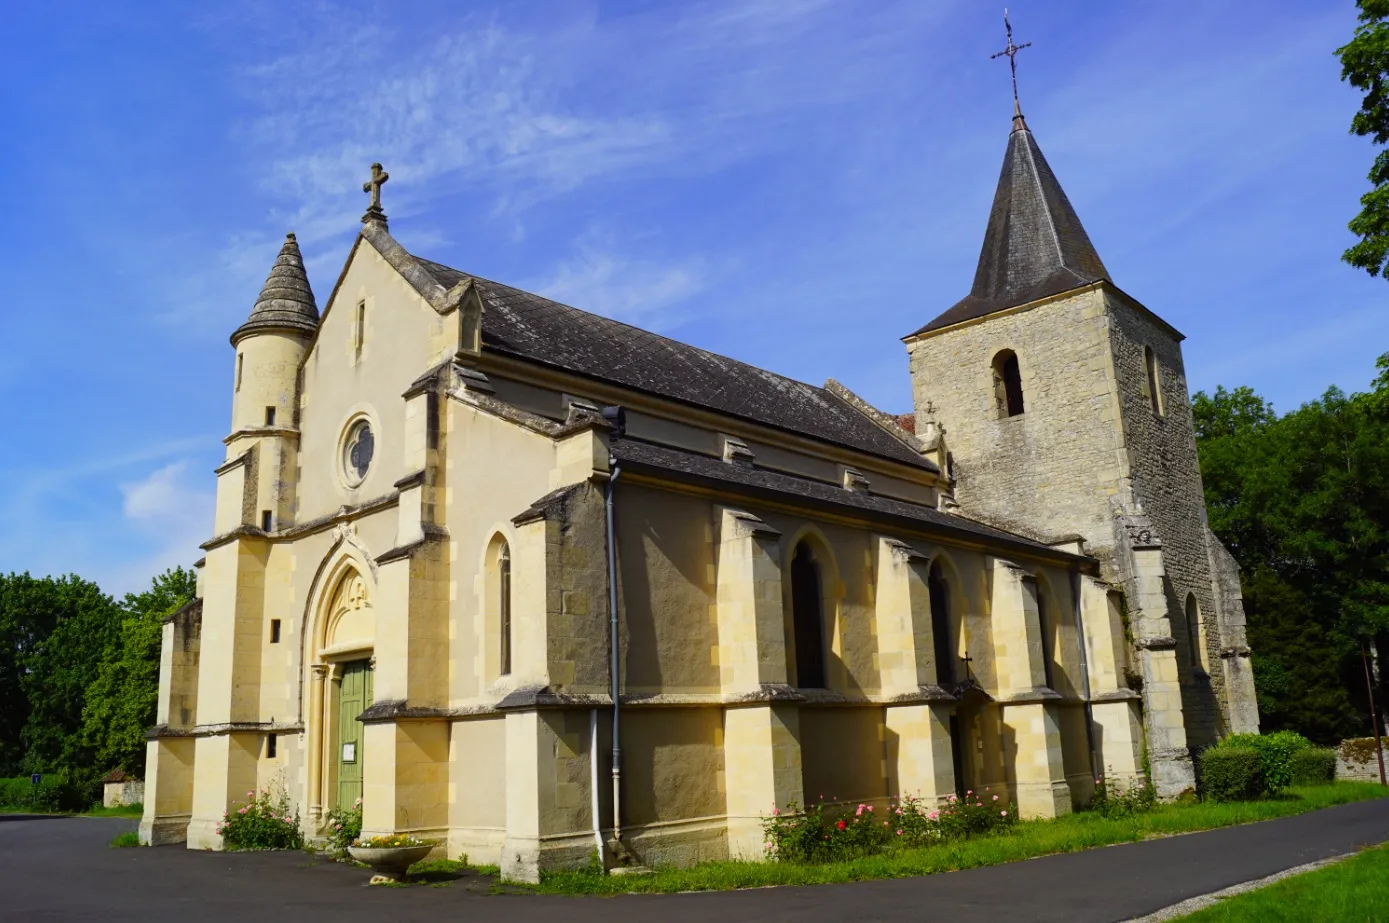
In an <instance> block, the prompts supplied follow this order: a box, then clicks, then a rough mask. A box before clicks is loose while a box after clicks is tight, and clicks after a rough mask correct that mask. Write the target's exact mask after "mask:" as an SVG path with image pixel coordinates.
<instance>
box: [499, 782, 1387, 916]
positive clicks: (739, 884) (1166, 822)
mask: <svg viewBox="0 0 1389 923" xmlns="http://www.w3.org/2000/svg"><path fill="white" fill-rule="evenodd" d="M1386 796H1389V789H1386V788H1384V787H1383V786H1380V785H1374V784H1371V783H1367V782H1338V783H1336V784H1334V785H1321V786H1311V787H1307V788H1294V789H1290V790H1289V791H1287V792H1285V793H1284V794H1282V795H1280V796H1279V797H1277V798H1271V799H1266V800H1263V801H1250V802H1238V803H1233V804H1215V803H1198V802H1187V803H1180V804H1163V805H1159V806H1157V807H1156V808H1154V809H1153V810H1152V811H1150V812H1149V813H1147V814H1141V815H1138V816H1135V817H1127V818H1119V819H1112V820H1107V819H1105V818H1103V817H1100V816H1099V815H1097V814H1088V813H1082V814H1071V815H1068V816H1066V817H1062V818H1058V819H1056V820H1045V821H1040V820H1039V821H1024V822H1023V823H1020V824H1018V825H1017V826H1015V827H1012V828H1010V829H1009V830H1008V831H1007V832H1006V833H1000V834H996V835H992V836H985V837H979V838H975V839H969V840H959V841H955V842H951V843H943V844H941V845H939V846H928V847H924V848H920V849H904V850H897V851H893V852H887V853H883V854H881V855H877V856H869V857H866V858H861V859H853V860H848V861H843V862H830V863H825V864H822V865H796V864H791V863H779V862H736V861H725V862H706V863H703V864H701V865H697V866H694V867H692V868H658V869H656V870H655V871H654V872H653V873H652V874H650V875H627V876H610V875H604V874H602V873H601V872H600V871H598V870H597V869H585V870H578V871H564V872H558V871H557V872H547V873H545V874H543V875H542V876H541V880H540V884H538V885H512V884H508V885H507V886H506V887H507V889H508V890H527V891H534V892H539V893H546V894H620V893H626V892H675V891H716V890H727V889H730V888H760V887H766V886H769V885H811V884H826V883H829V882H839V881H863V880H866V879H872V878H908V877H912V876H916V875H930V874H933V873H935V872H949V871H955V870H957V869H968V868H976V867H978V866H982V865H999V864H1001V863H1004V862H1016V861H1017V860H1019V859H1031V858H1034V857H1036V856H1047V855H1052V854H1054V853H1066V852H1077V851H1079V850H1082V849H1091V848H1093V847H1096V846H1109V845H1111V844H1114V843H1131V842H1135V841H1137V840H1144V839H1149V838H1151V837H1158V836H1168V835H1172V834H1177V833H1192V832H1195V831H1198V830H1211V829H1214V828H1216V827H1229V826H1232V825H1234V824H1246V823H1250V822H1252V821H1260V820H1271V819H1273V818H1276V817H1288V816H1290V815H1293V814H1302V813H1304V812H1306V811H1314V810H1316V809H1318V808H1326V807H1331V806H1332V805H1337V804H1348V803H1350V802H1353V801H1365V800H1368V799H1372V798H1383V797H1386ZM478 871H484V870H482V869H479V870H478ZM485 871H491V870H490V869H489V870H485ZM1328 919H1329V918H1328ZM1346 919H1365V917H1360V918H1346Z"/></svg>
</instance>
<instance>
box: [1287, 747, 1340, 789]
mask: <svg viewBox="0 0 1389 923" xmlns="http://www.w3.org/2000/svg"><path fill="white" fill-rule="evenodd" d="M1291 775H1292V784H1293V785H1328V784H1330V783H1332V782H1335V781H1336V751H1335V750H1332V749H1331V748H1330V747H1308V748H1307V749H1305V750H1299V751H1297V752H1296V753H1294V754H1293V757H1292V760H1291Z"/></svg>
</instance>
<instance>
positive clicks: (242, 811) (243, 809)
mask: <svg viewBox="0 0 1389 923" xmlns="http://www.w3.org/2000/svg"><path fill="white" fill-rule="evenodd" d="M236 813H238V814H245V813H246V809H245V808H242V809H241V810H240V811H237V812H236Z"/></svg>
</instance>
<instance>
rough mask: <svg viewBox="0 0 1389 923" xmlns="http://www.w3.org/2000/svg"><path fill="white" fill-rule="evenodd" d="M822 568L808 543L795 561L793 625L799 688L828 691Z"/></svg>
mask: <svg viewBox="0 0 1389 923" xmlns="http://www.w3.org/2000/svg"><path fill="white" fill-rule="evenodd" d="M820 587H821V583H820V565H819V564H818V563H817V562H816V560H815V554H814V553H813V552H812V551H811V550H810V545H809V544H808V543H807V542H801V543H799V544H798V545H796V553H795V554H794V555H793V556H792V558H791V624H792V627H793V630H794V640H795V645H796V685H797V686H800V687H802V688H806V689H823V688H825V637H824V625H825V621H824V598H823V596H822V595H821V589H820Z"/></svg>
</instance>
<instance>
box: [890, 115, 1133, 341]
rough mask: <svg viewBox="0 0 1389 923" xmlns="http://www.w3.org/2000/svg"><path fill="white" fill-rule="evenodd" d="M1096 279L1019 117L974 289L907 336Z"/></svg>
mask: <svg viewBox="0 0 1389 923" xmlns="http://www.w3.org/2000/svg"><path fill="white" fill-rule="evenodd" d="M1101 279H1105V280H1108V279H1109V270H1107V269H1105V267H1104V263H1103V262H1101V261H1100V256H1099V254H1098V253H1096V252H1095V247H1094V245H1093V244H1091V243H1090V238H1089V236H1088V235H1087V234H1086V233H1085V228H1084V227H1082V226H1081V223H1080V218H1079V217H1078V216H1077V215H1076V212H1075V209H1074V208H1072V207H1071V202H1070V200H1069V199H1067V198H1066V193H1065V192H1064V191H1062V189H1061V184H1060V183H1059V182H1057V179H1056V174H1054V173H1052V172H1051V167H1050V166H1049V165H1048V164H1047V161H1046V158H1045V157H1043V156H1042V149H1041V148H1039V147H1038V146H1037V140H1036V139H1035V138H1033V137H1032V132H1031V131H1030V130H1028V127H1027V123H1026V122H1024V121H1023V119H1022V116H1021V115H1019V116H1017V117H1015V119H1014V122H1013V133H1012V134H1011V135H1009V137H1008V150H1007V153H1005V154H1004V156H1003V170H1002V172H1001V173H1000V174H999V177H998V189H997V191H995V192H994V203H993V208H992V209H991V210H990V212H989V226H988V229H987V230H986V231H985V232H984V247H983V249H982V250H981V251H980V252H979V266H978V269H977V270H976V271H975V274H974V288H973V289H972V290H971V291H970V293H969V294H968V295H966V296H965V297H964V298H963V299H961V300H960V301H959V302H957V303H956V304H955V305H954V306H953V307H952V308H950V310H948V311H946V312H945V313H944V314H942V315H940V316H939V317H937V318H936V319H935V320H933V321H931V322H930V323H929V324H927V325H926V326H924V327H922V328H921V329H920V330H917V331H916V333H915V334H912V335H913V336H915V335H916V334H921V333H926V332H928V331H931V330H936V329H939V328H941V327H948V326H950V325H952V324H958V323H961V322H963V321H967V320H974V319H975V318H978V317H983V316H985V315H986V314H992V313H994V312H995V311H1002V310H1004V309H1006V308H1012V307H1016V306H1017V305H1020V304H1027V303H1028V302H1030V301H1036V300H1037V299H1039V298H1047V297H1049V296H1051V295H1059V294H1061V293H1062V292H1067V291H1070V290H1071V289H1075V288H1080V287H1081V286H1083V285H1089V284H1091V283H1092V282H1098V281H1100V280H1101Z"/></svg>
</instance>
